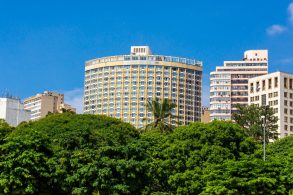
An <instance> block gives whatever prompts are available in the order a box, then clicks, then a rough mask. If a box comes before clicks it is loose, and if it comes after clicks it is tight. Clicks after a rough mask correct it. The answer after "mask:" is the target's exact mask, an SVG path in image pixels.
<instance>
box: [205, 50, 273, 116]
mask: <svg viewBox="0 0 293 195" xmlns="http://www.w3.org/2000/svg"><path fill="white" fill-rule="evenodd" d="M267 73H268V51H267V50H248V51H245V52H244V58H243V60H241V61H225V62H224V66H217V67H216V71H214V72H211V73H210V116H211V120H215V119H217V120H231V116H232V114H233V113H234V112H237V108H236V106H237V104H242V105H247V104H248V79H249V78H253V77H257V76H261V75H265V74H267Z"/></svg>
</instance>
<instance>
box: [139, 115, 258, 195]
mask: <svg viewBox="0 0 293 195" xmlns="http://www.w3.org/2000/svg"><path fill="white" fill-rule="evenodd" d="M142 139H144V140H147V141H149V140H152V148H150V150H149V151H148V152H149V153H150V155H151V156H152V159H153V161H152V163H151V168H150V172H149V173H148V174H149V176H150V177H151V176H152V178H153V180H152V184H151V185H150V186H149V187H148V188H147V189H146V192H148V193H150V192H172V193H174V194H198V193H200V192H201V191H202V190H203V187H204V185H205V182H204V180H203V179H204V176H203V174H204V171H205V169H209V167H210V166H211V165H214V164H221V163H223V162H224V161H225V160H227V159H232V160H237V159H239V158H240V156H241V155H242V154H252V153H253V152H254V149H255V148H256V143H255V142H254V141H253V140H252V139H251V138H248V137H247V136H246V135H245V133H244V131H243V129H241V128H240V127H238V126H236V125H235V124H233V123H232V122H219V121H215V122H212V123H209V124H202V123H193V124H191V125H189V126H182V127H179V128H177V129H176V130H175V131H174V133H172V134H169V135H165V136H162V135H160V134H159V133H146V134H144V135H142Z"/></svg>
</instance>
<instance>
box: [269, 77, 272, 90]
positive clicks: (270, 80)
mask: <svg viewBox="0 0 293 195" xmlns="http://www.w3.org/2000/svg"><path fill="white" fill-rule="evenodd" d="M271 88H272V79H269V89H271Z"/></svg>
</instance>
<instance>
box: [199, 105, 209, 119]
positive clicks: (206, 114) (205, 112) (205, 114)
mask: <svg viewBox="0 0 293 195" xmlns="http://www.w3.org/2000/svg"><path fill="white" fill-rule="evenodd" d="M210 114H211V113H210V110H209V107H206V106H203V107H202V108H201V122H202V123H208V122H210V121H211V116H210Z"/></svg>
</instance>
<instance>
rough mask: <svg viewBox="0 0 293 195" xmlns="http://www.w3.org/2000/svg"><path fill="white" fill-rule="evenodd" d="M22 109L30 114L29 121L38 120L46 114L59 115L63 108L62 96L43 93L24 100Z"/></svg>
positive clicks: (47, 92)
mask: <svg viewBox="0 0 293 195" xmlns="http://www.w3.org/2000/svg"><path fill="white" fill-rule="evenodd" d="M24 108H25V109H26V110H29V111H30V112H31V117H30V119H31V120H38V119H40V118H42V117H45V116H46V115H47V114H48V113H60V112H62V108H65V104H64V94H59V93H55V92H49V91H45V92H44V93H41V94H37V95H35V96H33V97H29V98H27V99H25V100H24ZM66 108H68V106H67V107H66ZM72 111H75V110H72Z"/></svg>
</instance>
